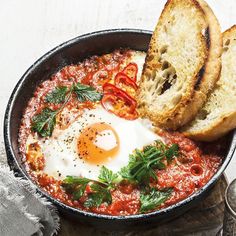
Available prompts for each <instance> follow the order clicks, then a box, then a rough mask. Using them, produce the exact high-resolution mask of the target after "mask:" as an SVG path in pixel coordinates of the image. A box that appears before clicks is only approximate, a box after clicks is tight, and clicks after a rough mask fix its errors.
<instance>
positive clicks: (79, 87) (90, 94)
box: [73, 83, 102, 102]
mask: <svg viewBox="0 0 236 236" xmlns="http://www.w3.org/2000/svg"><path fill="white" fill-rule="evenodd" d="M73 91H74V92H75V93H76V95H77V98H78V100H79V101H80V102H85V101H88V100H89V101H92V102H95V101H99V100H101V98H102V94H101V93H99V92H97V91H96V89H95V88H93V87H91V86H89V85H85V84H81V83H77V84H75V85H74V90H73Z"/></svg>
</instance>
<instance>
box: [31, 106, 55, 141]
mask: <svg viewBox="0 0 236 236" xmlns="http://www.w3.org/2000/svg"><path fill="white" fill-rule="evenodd" d="M56 115H57V111H53V110H51V109H50V108H47V107H46V108H44V109H43V110H42V112H41V113H39V114H37V115H35V116H34V117H33V119H32V130H33V131H35V132H37V133H39V134H40V135H41V136H42V137H47V136H51V135H52V131H53V129H54V126H55V124H56Z"/></svg>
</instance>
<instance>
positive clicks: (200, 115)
mask: <svg viewBox="0 0 236 236" xmlns="http://www.w3.org/2000/svg"><path fill="white" fill-rule="evenodd" d="M207 116H208V111H207V110H205V109H201V110H200V111H199V113H198V119H199V120H205V119H206V118H207Z"/></svg>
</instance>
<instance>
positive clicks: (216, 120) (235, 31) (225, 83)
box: [182, 26, 236, 141]
mask: <svg viewBox="0 0 236 236" xmlns="http://www.w3.org/2000/svg"><path fill="white" fill-rule="evenodd" d="M223 46H224V48H223V54H222V69H221V75H220V79H219V80H218V82H217V83H216V86H215V88H214V90H213V91H212V92H211V94H210V95H209V97H208V99H207V102H206V103H205V104H204V106H203V107H202V109H201V110H200V111H199V113H198V114H197V116H196V118H195V119H194V120H193V121H192V122H190V124H189V125H187V126H186V127H184V128H183V129H182V131H183V132H184V134H185V135H186V136H188V137H191V138H194V139H196V140H203V141H212V140H215V139H217V138H219V137H220V136H222V135H224V134H225V133H227V132H228V131H229V130H231V129H234V128H236V26H233V27H231V28H230V29H228V30H227V31H225V32H224V33H223Z"/></svg>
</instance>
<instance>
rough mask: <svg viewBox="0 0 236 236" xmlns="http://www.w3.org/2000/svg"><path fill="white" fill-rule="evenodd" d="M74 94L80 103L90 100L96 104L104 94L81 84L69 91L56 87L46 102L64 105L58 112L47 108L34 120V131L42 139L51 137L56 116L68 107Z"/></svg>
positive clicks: (47, 96)
mask: <svg viewBox="0 0 236 236" xmlns="http://www.w3.org/2000/svg"><path fill="white" fill-rule="evenodd" d="M73 92H74V93H75V94H76V95H77V98H78V100H79V101H80V102H84V101H88V100H89V101H93V102H94V101H98V100H100V99H101V98H102V94H101V93H99V92H97V91H96V90H95V89H94V88H93V87H90V86H88V85H83V84H81V83H77V84H73V85H72V86H71V87H70V89H69V90H68V88H67V87H65V86H60V87H56V88H55V89H54V90H53V91H52V92H50V93H48V94H47V95H46V97H45V102H47V103H54V104H60V103H62V102H63V104H62V105H61V107H60V108H59V109H57V110H51V109H50V108H48V107H46V108H44V109H43V110H42V112H40V113H39V114H36V115H35V116H34V117H33V118H32V125H31V127H32V130H33V131H34V132H37V133H38V134H40V135H41V136H42V137H48V136H51V135H52V132H53V129H54V127H55V125H56V115H57V114H58V113H60V112H61V111H62V109H63V108H64V107H65V106H66V104H67V103H68V101H69V100H70V98H71V95H72V93H73Z"/></svg>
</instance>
